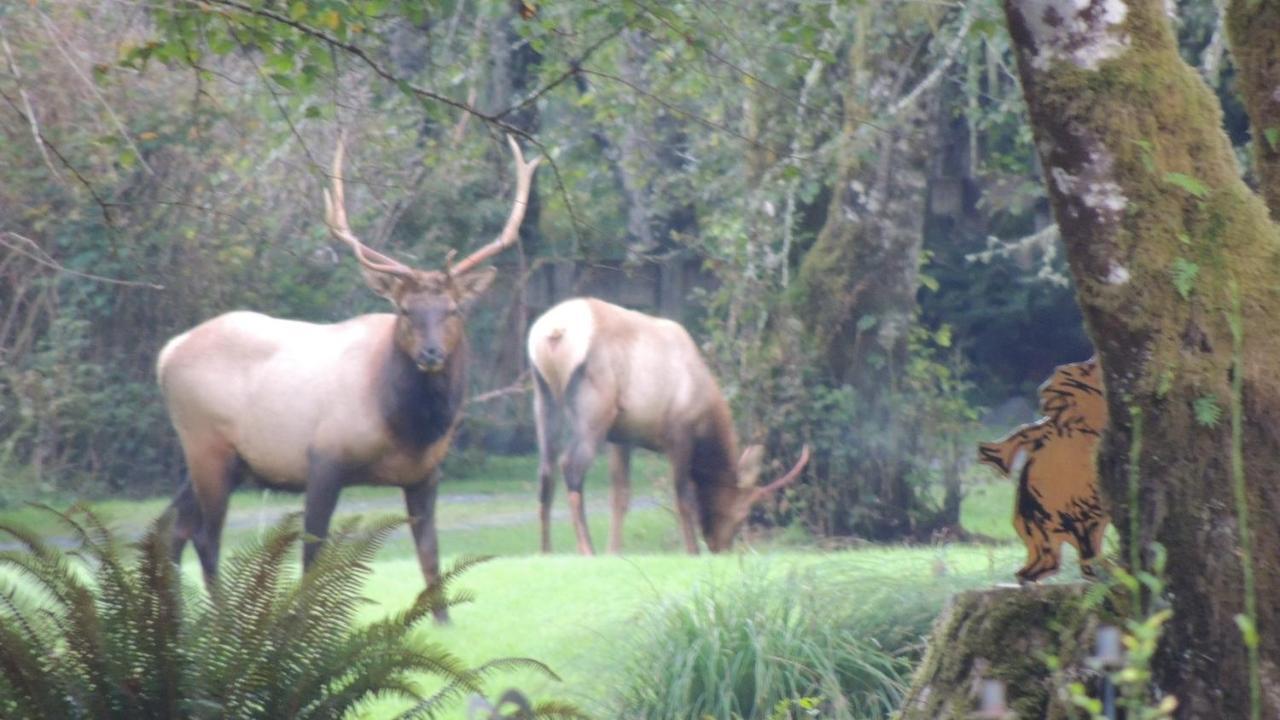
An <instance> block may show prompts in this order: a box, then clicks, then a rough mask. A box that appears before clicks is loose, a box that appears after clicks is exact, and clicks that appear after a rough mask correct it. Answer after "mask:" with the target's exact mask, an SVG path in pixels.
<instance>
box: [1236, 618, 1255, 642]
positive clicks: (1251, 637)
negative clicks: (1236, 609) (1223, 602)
mask: <svg viewBox="0 0 1280 720" xmlns="http://www.w3.org/2000/svg"><path fill="white" fill-rule="evenodd" d="M1236 627H1238V628H1240V635H1241V636H1242V637H1243V638H1244V644H1245V646H1246V647H1251V648H1253V647H1258V628H1257V627H1256V626H1254V624H1253V620H1252V619H1251V618H1250V617H1249V616H1248V615H1245V614H1244V613H1240V614H1239V615H1236Z"/></svg>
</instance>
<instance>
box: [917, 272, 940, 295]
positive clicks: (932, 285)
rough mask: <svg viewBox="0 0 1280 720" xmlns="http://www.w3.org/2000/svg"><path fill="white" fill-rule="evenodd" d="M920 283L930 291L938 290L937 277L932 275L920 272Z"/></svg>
mask: <svg viewBox="0 0 1280 720" xmlns="http://www.w3.org/2000/svg"><path fill="white" fill-rule="evenodd" d="M920 285H921V286H922V287H923V288H925V289H926V290H929V291H931V292H938V287H939V285H938V279H937V278H935V277H933V276H932V275H925V274H924V273H920Z"/></svg>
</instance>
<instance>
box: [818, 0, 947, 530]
mask: <svg viewBox="0 0 1280 720" xmlns="http://www.w3.org/2000/svg"><path fill="white" fill-rule="evenodd" d="M872 17H873V14H872V13H871V12H870V11H867V12H865V13H864V15H863V20H864V21H866V22H870V21H871V18H872ZM899 44H900V45H902V46H904V47H899V46H898V44H893V46H892V47H890V48H887V49H884V50H882V51H880V52H877V53H876V54H875V55H874V56H873V57H872V58H871V59H870V60H867V59H864V57H863V55H864V54H865V51H864V49H863V48H862V43H861V42H855V44H854V45H853V47H852V48H851V49H850V63H849V65H850V70H849V77H848V79H847V82H848V87H847V88H846V90H845V95H844V108H843V111H844V116H845V126H844V129H843V133H842V145H843V150H842V153H843V155H842V157H841V162H840V165H839V168H838V173H837V177H836V178H834V180H833V183H832V186H833V192H832V198H831V202H830V205H829V207H828V209H827V216H826V221H825V223H824V224H823V226H822V229H821V231H820V232H819V234H818V237H817V240H816V242H815V243H814V245H813V247H812V248H811V249H810V250H809V252H808V253H806V254H805V257H804V260H803V261H802V263H801V266H800V269H799V272H798V275H797V284H798V286H799V289H800V294H801V297H802V301H801V305H802V308H803V309H802V311H801V313H800V314H801V315H802V316H803V317H805V318H806V324H807V329H808V330H807V332H808V335H809V338H810V341H811V342H812V346H813V347H814V350H815V354H816V357H815V360H814V362H815V364H816V365H818V367H819V370H820V372H821V373H822V375H823V376H824V379H825V381H826V383H827V384H829V386H830V387H833V388H838V387H841V386H846V385H847V386H849V387H851V388H852V389H853V391H854V393H855V397H854V402H855V409H856V427H854V428H851V433H852V435H853V436H854V442H855V443H856V445H857V447H856V449H854V450H852V451H850V452H849V453H847V454H848V456H849V457H848V459H847V460H846V461H845V462H844V463H841V464H839V466H837V464H835V463H830V462H828V460H829V458H828V457H824V455H826V454H827V452H826V451H827V449H824V448H819V454H818V458H817V459H816V461H815V463H814V464H815V466H816V467H817V468H818V471H819V473H823V474H826V475H828V476H829V478H828V481H827V482H828V484H829V485H830V491H829V492H828V493H827V497H826V498H824V505H825V506H827V507H829V508H831V511H830V512H831V517H830V518H829V519H827V521H826V522H825V523H824V524H825V525H827V527H824V528H823V530H825V531H827V532H831V533H835V534H849V533H856V534H859V535H864V536H869V537H872V538H876V539H892V538H898V537H903V536H905V535H909V534H911V532H912V531H913V530H914V528H913V522H912V521H913V514H914V513H913V511H914V510H915V509H916V505H917V504H918V503H917V498H916V497H915V494H914V491H913V489H912V487H911V485H910V483H909V482H908V470H909V468H910V466H909V464H908V463H907V462H906V461H905V459H904V458H905V456H906V455H908V452H907V451H904V450H903V449H902V447H900V445H901V444H902V443H903V442H904V441H905V440H908V439H909V438H910V437H911V433H910V432H909V431H907V432H905V433H904V432H900V431H899V430H900V429H899V428H897V427H896V426H895V424H894V419H895V418H896V417H897V416H898V415H899V413H898V412H897V408H896V407H895V405H894V402H895V399H897V398H896V395H897V391H898V390H899V389H900V388H901V383H900V380H901V376H902V373H903V372H904V368H905V365H906V359H907V350H908V341H909V338H910V331H911V328H912V326H913V324H914V322H915V315H916V290H917V288H918V287H919V263H920V249H921V245H922V242H923V238H924V235H923V232H924V220H923V217H924V201H925V193H924V189H925V184H926V177H927V168H928V165H927V161H928V157H927V152H926V149H925V148H926V147H928V144H929V143H928V142H926V136H927V134H928V133H927V123H926V122H925V120H926V118H927V117H928V113H927V112H926V111H925V110H924V109H922V108H921V107H919V106H913V107H911V108H908V109H906V110H904V111H903V112H902V113H901V115H900V116H899V117H896V118H894V119H893V124H892V126H888V127H884V126H876V127H875V128H874V130H871V129H870V128H869V127H868V126H866V125H865V124H863V122H862V120H863V119H865V118H866V117H867V115H868V112H869V108H868V106H867V105H865V104H863V103H864V102H872V103H873V104H875V101H876V100H878V101H879V103H881V104H883V102H884V97H885V96H887V97H890V98H896V97H898V96H899V95H900V94H901V93H902V92H904V87H906V86H907V84H908V77H909V74H910V73H909V71H908V69H907V66H909V65H910V57H911V56H910V54H909V52H908V48H907V47H905V46H907V45H908V43H907V42H906V41H905V40H903V41H902V42H901V43H899ZM868 65H871V67H870V68H869V67H868ZM868 72H870V76H873V77H886V78H891V80H889V81H886V84H887V86H886V87H880V88H878V92H879V96H878V97H876V98H873V99H872V100H864V98H865V97H866V96H868V95H875V93H874V92H868V90H867V88H866V87H865V86H866V84H867V77H868ZM933 97H934V95H932V94H930V95H929V99H930V100H931V99H932V98H933ZM868 132H873V133H874V135H873V137H874V141H873V142H867V138H866V136H867V134H868ZM868 146H869V147H870V148H872V149H873V150H872V152H869V153H865V156H866V157H867V158H868V159H866V160H864V159H863V153H861V152H858V149H859V147H868ZM837 476H838V477H837ZM855 518H856V520H855Z"/></svg>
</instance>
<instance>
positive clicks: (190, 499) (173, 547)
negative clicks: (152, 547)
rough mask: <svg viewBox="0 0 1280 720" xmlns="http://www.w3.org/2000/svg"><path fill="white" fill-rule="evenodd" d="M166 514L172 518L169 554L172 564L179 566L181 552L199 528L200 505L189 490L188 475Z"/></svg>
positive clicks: (194, 494) (189, 480)
mask: <svg viewBox="0 0 1280 720" xmlns="http://www.w3.org/2000/svg"><path fill="white" fill-rule="evenodd" d="M166 512H167V513H170V514H171V515H172V517H173V532H172V536H171V539H170V541H169V554H170V557H172V558H173V562H174V563H176V564H181V563H182V551H183V550H185V549H186V547H187V541H189V540H191V537H192V536H193V535H195V533H196V530H198V529H199V528H200V503H199V502H197V501H196V493H195V490H192V489H191V477H190V475H188V476H187V480H186V482H185V483H183V485H182V489H180V490H178V494H177V495H175V496H174V498H173V502H171V503H169V508H168V509H167V510H166Z"/></svg>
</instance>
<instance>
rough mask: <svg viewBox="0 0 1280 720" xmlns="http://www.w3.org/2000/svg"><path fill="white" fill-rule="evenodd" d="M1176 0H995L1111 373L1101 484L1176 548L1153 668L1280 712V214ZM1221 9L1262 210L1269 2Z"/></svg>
mask: <svg viewBox="0 0 1280 720" xmlns="http://www.w3.org/2000/svg"><path fill="white" fill-rule="evenodd" d="M1166 6H1167V4H1166V3H1164V2H1162V1H1161V0H1133V1H1130V2H1123V1H1121V0H1091V1H1089V2H1083V3H1054V2H1046V1H1045V0H1006V6H1005V7H1006V14H1007V19H1008V24H1009V31H1010V34H1011V36H1012V38H1013V42H1014V45H1015V47H1016V49H1017V57H1018V67H1019V72H1020V74H1021V77H1022V83H1023V89H1024V92H1025V94H1026V98H1027V103H1028V105H1029V107H1030V111H1031V116H1032V122H1033V125H1034V129H1035V133H1036V137H1037V148H1038V149H1039V152H1040V158H1041V162H1042V164H1043V167H1044V170H1045V181H1046V183H1047V185H1048V188H1049V192H1050V197H1051V200H1052V203H1053V208H1054V213H1055V215H1056V217H1057V220H1058V224H1059V226H1060V227H1061V231H1062V237H1063V240H1064V242H1065V244H1066V248H1067V253H1068V257H1069V261H1070V266H1071V272H1072V274H1073V276H1074V278H1075V283H1076V288H1077V296H1078V300H1079V303H1080V306H1081V308H1082V310H1083V312H1084V315H1085V319H1086V323H1087V326H1088V330H1089V333H1090V335H1091V336H1092V338H1093V340H1094V343H1095V345H1096V346H1097V349H1098V353H1099V357H1100V359H1101V363H1102V367H1103V369H1104V371H1105V375H1106V385H1107V396H1108V404H1109V408H1110V413H1111V426H1110V430H1109V432H1108V434H1107V437H1106V439H1105V441H1104V443H1103V446H1102V449H1101V451H1100V455H1099V459H1098V462H1099V469H1100V474H1101V477H1102V479H1103V487H1104V489H1105V491H1106V494H1107V496H1108V497H1109V499H1110V501H1111V507H1112V515H1113V517H1114V518H1115V519H1116V521H1117V523H1118V524H1119V526H1120V528H1121V530H1122V536H1123V540H1124V544H1125V545H1126V547H1127V548H1128V549H1129V550H1131V551H1135V552H1134V554H1133V555H1132V557H1135V558H1136V557H1139V553H1138V552H1137V551H1146V550H1147V549H1148V548H1149V547H1150V546H1151V543H1153V542H1158V543H1160V545H1162V546H1163V547H1164V549H1165V550H1166V551H1167V552H1168V565H1167V567H1168V570H1167V573H1168V578H1167V582H1168V590H1169V595H1170V598H1171V601H1172V606H1173V618H1172V620H1171V621H1170V624H1169V626H1168V631H1167V634H1166V638H1165V642H1164V643H1163V645H1162V649H1161V652H1160V656H1159V658H1158V664H1157V676H1156V682H1157V684H1158V686H1159V687H1160V688H1161V689H1163V690H1164V691H1166V692H1171V693H1174V694H1176V695H1177V696H1178V697H1179V699H1180V700H1181V709H1180V710H1179V716H1180V717H1186V718H1245V717H1251V716H1252V717H1267V718H1273V717H1276V716H1277V714H1280V626H1278V623H1280V525H1277V524H1276V522H1275V520H1274V518H1275V517H1276V516H1277V513H1280V484H1277V483H1276V481H1275V477H1276V468H1280V382H1278V381H1277V378H1276V372H1275V359H1276V358H1277V357H1280V319H1278V318H1277V315H1276V311H1275V308H1277V307H1280V297H1278V295H1280V283H1278V282H1277V280H1278V279H1280V255H1278V252H1277V251H1280V232H1278V231H1277V227H1276V226H1275V225H1274V224H1272V222H1271V221H1270V220H1269V218H1268V212H1267V206H1266V205H1265V204H1264V202H1263V201H1262V200H1261V199H1260V198H1259V197H1258V196H1256V195H1254V194H1253V193H1252V192H1251V191H1250V190H1249V188H1248V187H1246V186H1245V184H1244V183H1243V182H1242V180H1241V178H1240V172H1239V168H1238V167H1237V164H1236V159H1235V156H1234V154H1233V153H1232V150H1231V147H1230V145H1229V143H1228V141H1227V138H1226V137H1225V135H1224V134H1223V131H1222V129H1221V110H1220V107H1219V105H1218V102H1217V99H1216V98H1215V97H1214V95H1213V94H1212V93H1211V91H1210V90H1209V89H1208V88H1207V87H1206V86H1205V84H1204V83H1203V81H1202V80H1201V78H1200V76H1199V75H1198V74H1197V73H1196V72H1195V71H1194V70H1193V69H1192V68H1190V67H1189V66H1187V65H1186V64H1185V63H1184V62H1183V60H1182V59H1181V58H1180V57H1179V55H1178V49H1177V46H1176V43H1175V39H1174V35H1173V32H1172V29H1171V26H1170V21H1169V18H1168V16H1167V14H1166ZM1229 12H1230V14H1231V17H1230V20H1229V22H1228V25H1229V27H1230V28H1232V39H1233V41H1234V44H1235V45H1234V50H1235V53H1236V61H1237V63H1238V65H1239V66H1240V72H1241V77H1243V78H1245V81H1244V82H1243V83H1242V84H1243V87H1244V89H1245V95H1246V105H1247V106H1248V109H1249V111H1250V113H1251V121H1252V123H1253V127H1254V130H1255V140H1254V142H1255V145H1258V146H1259V155H1258V157H1259V175H1260V176H1261V177H1262V178H1263V181H1264V183H1265V184H1266V186H1267V188H1266V192H1265V193H1264V194H1265V195H1266V197H1267V198H1268V199H1269V200H1270V201H1271V202H1272V205H1271V212H1272V214H1273V215H1274V214H1276V213H1277V210H1278V209H1280V208H1277V205H1276V202H1275V200H1276V199H1277V198H1278V197H1280V188H1278V187H1277V186H1276V182H1277V178H1276V177H1275V176H1274V174H1273V171H1272V170H1269V169H1268V167H1267V166H1268V162H1269V158H1270V156H1269V155H1268V154H1267V153H1268V152H1269V151H1270V150H1269V147H1268V148H1265V149H1264V148H1261V144H1262V143H1264V142H1266V141H1265V135H1266V133H1267V129H1268V128H1269V127H1272V126H1273V125H1268V124H1267V123H1274V119H1275V114H1274V111H1275V106H1274V105H1273V104H1270V103H1268V102H1267V101H1266V99H1265V96H1263V95H1262V94H1261V93H1262V92H1263V88H1262V85H1264V84H1265V83H1263V82H1261V81H1257V80H1252V79H1250V78H1262V77H1270V80H1269V82H1270V83H1271V85H1270V88H1271V91H1272V92H1274V87H1275V77H1276V76H1275V62H1276V56H1275V54H1274V47H1275V45H1274V43H1275V42H1276V38H1280V11H1277V8H1276V4H1275V3H1274V2H1257V1H1255V0H1240V1H1239V2H1233V3H1232V4H1231V6H1230V10H1229ZM1267 47H1270V48H1271V49H1270V50H1266V49H1265V48H1267ZM1241 330H1242V331H1243V343H1242V345H1241V337H1240V334H1239V333H1240V331H1241ZM1236 411H1239V413H1240V415H1236V414H1235V413H1236ZM1235 442H1240V443H1242V445H1235V444H1234V443H1235ZM1131 457H1132V458H1134V459H1135V461H1136V463H1137V464H1136V465H1131V464H1130V458H1131ZM1241 465H1242V470H1243V472H1242V473H1240V475H1238V476H1235V475H1233V471H1236V470H1239V469H1241ZM1130 478H1134V480H1135V481H1136V483H1137V485H1138V487H1136V488H1131V487H1130V486H1129V482H1130ZM1131 492H1133V493H1134V494H1133V495H1131ZM1133 497H1136V499H1137V506H1136V507H1135V506H1134V504H1133V503H1132V502H1130V498H1133ZM1126 557H1130V555H1127V554H1126ZM1134 570H1135V571H1136V570H1137V568H1134ZM1237 622H1239V623H1240V624H1241V626H1243V627H1244V628H1245V630H1244V632H1243V633H1242V630H1241V627H1238V625H1237ZM1251 646H1252V647H1251ZM1259 711H1260V714H1258V713H1259ZM1251 713H1254V714H1252V715H1251Z"/></svg>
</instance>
